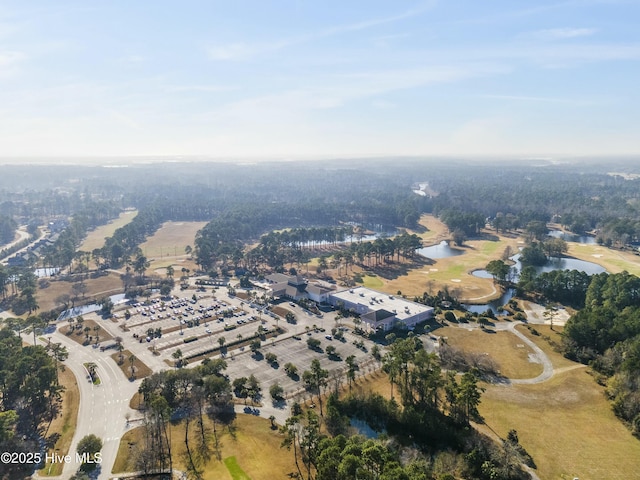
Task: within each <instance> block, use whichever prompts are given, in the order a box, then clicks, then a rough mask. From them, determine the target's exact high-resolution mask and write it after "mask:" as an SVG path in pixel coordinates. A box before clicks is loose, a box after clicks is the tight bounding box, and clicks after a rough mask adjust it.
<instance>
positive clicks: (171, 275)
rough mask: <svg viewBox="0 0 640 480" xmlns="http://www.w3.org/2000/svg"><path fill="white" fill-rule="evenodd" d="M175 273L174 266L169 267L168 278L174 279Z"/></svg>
mask: <svg viewBox="0 0 640 480" xmlns="http://www.w3.org/2000/svg"><path fill="white" fill-rule="evenodd" d="M173 273H174V270H173V265H169V266H168V267H167V277H169V278H173Z"/></svg>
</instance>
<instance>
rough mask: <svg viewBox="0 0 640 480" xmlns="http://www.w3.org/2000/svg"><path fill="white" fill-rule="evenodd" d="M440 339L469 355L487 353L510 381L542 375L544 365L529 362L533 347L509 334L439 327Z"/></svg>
mask: <svg viewBox="0 0 640 480" xmlns="http://www.w3.org/2000/svg"><path fill="white" fill-rule="evenodd" d="M436 333H437V334H438V335H439V336H443V337H447V343H448V344H449V345H451V346H454V347H458V348H460V349H461V350H463V351H465V352H468V353H478V354H487V355H488V356H489V357H490V358H491V359H493V360H494V361H495V362H496V364H497V365H498V368H499V370H500V374H501V375H503V376H505V377H507V378H534V377H537V376H538V375H540V374H541V373H542V365H541V364H539V363H532V362H530V361H529V354H532V353H534V352H533V350H531V348H529V347H528V346H527V345H525V344H523V343H522V340H520V339H519V338H518V337H516V336H515V335H514V334H512V333H510V332H504V331H503V332H494V333H486V332H483V331H482V330H480V329H475V330H473V331H470V330H467V329H465V328H461V327H445V328H439V329H438V330H437V332H436Z"/></svg>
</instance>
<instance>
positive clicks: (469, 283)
mask: <svg viewBox="0 0 640 480" xmlns="http://www.w3.org/2000/svg"><path fill="white" fill-rule="evenodd" d="M420 222H421V224H424V225H428V226H429V228H430V230H432V231H438V232H439V233H438V235H437V236H436V240H437V241H441V240H442V239H444V238H445V237H446V236H445V233H446V231H447V230H446V226H445V225H444V224H442V223H441V222H440V221H439V220H438V219H436V218H434V217H431V216H429V215H425V216H423V217H422V219H421V221H420ZM428 243H430V244H433V243H437V242H426V241H425V244H428ZM507 247H508V248H509V249H510V250H511V251H517V247H518V243H517V239H516V238H512V237H507V236H496V235H495V234H494V233H493V232H486V233H485V238H482V239H477V240H468V241H466V242H465V244H464V245H463V246H462V247H460V248H461V249H462V250H464V253H463V254H462V255H459V256H456V257H449V258H439V259H433V260H432V261H427V262H425V264H424V265H420V266H417V267H412V268H408V269H407V271H404V272H402V274H400V275H397V276H396V277H395V278H388V279H384V280H383V281H384V285H383V286H381V287H379V289H380V290H381V291H384V292H387V293H396V292H397V291H398V290H399V291H401V292H402V293H403V294H405V295H407V296H409V297H412V296H414V295H422V294H423V293H424V292H427V293H430V294H435V293H436V292H437V291H438V290H441V289H442V288H443V287H444V286H446V287H447V288H448V289H449V290H450V291H452V292H454V293H457V294H458V296H459V298H460V299H461V300H463V301H466V302H479V303H483V302H487V301H488V300H490V299H492V298H497V297H499V296H500V295H501V292H500V291H499V290H498V289H496V287H495V286H494V284H493V281H492V280H491V279H487V278H478V277H475V276H473V275H471V272H472V271H473V270H477V269H483V268H485V267H486V265H487V264H488V263H489V262H490V261H491V260H496V259H499V258H501V257H502V255H503V253H504V252H505V250H506V249H507ZM379 276H383V275H379Z"/></svg>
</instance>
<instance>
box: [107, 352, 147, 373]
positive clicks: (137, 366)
mask: <svg viewBox="0 0 640 480" xmlns="http://www.w3.org/2000/svg"><path fill="white" fill-rule="evenodd" d="M121 353H122V355H121ZM131 355H132V353H131V351H129V350H123V351H122V352H116V353H114V354H112V355H111V358H113V361H114V362H116V364H117V365H118V367H120V371H121V372H122V373H123V374H124V376H125V377H127V378H131V362H129V357H131ZM120 359H122V362H121V361H120ZM133 371H134V372H135V373H134V378H136V379H137V378H145V377H148V376H149V375H151V374H152V373H153V371H152V370H151V369H150V368H149V367H148V366H147V365H146V364H145V363H144V362H143V361H142V360H140V359H139V358H138V357H136V359H135V361H134V362H133Z"/></svg>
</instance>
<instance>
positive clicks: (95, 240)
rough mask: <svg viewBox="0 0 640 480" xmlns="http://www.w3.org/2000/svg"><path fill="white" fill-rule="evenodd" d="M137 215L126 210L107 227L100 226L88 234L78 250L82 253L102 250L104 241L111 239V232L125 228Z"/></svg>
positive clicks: (135, 212)
mask: <svg viewBox="0 0 640 480" xmlns="http://www.w3.org/2000/svg"><path fill="white" fill-rule="evenodd" d="M137 214H138V212H137V211H132V210H128V211H126V212H122V213H121V214H120V216H119V217H118V218H116V219H115V220H113V221H111V222H109V223H108V224H107V225H102V226H100V227H98V228H96V229H95V230H93V231H91V232H89V234H88V235H87V238H85V239H84V241H83V242H82V245H80V247H79V248H78V250H81V251H83V252H92V251H93V250H95V249H96V248H102V247H103V246H104V239H105V238H107V237H111V236H112V235H113V232H115V231H116V230H117V229H118V228H120V227H123V226H125V225H126V224H127V223H129V222H130V221H131V220H133V219H134V218H135V216H136V215H137Z"/></svg>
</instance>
